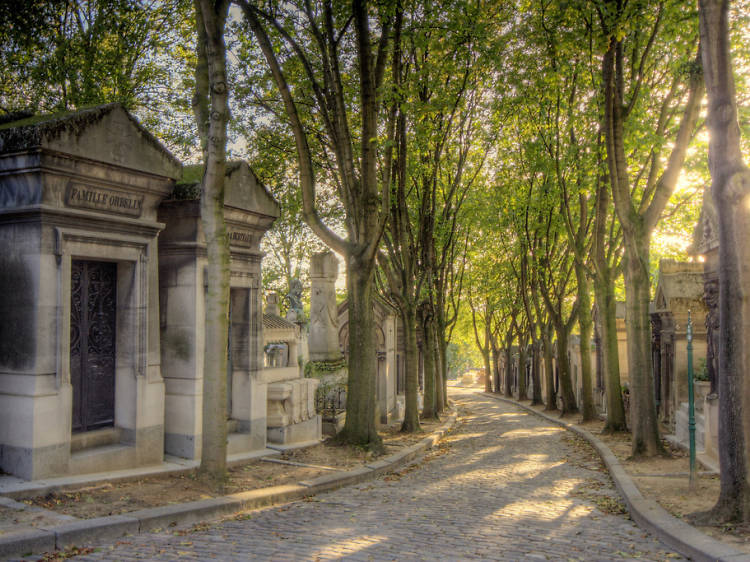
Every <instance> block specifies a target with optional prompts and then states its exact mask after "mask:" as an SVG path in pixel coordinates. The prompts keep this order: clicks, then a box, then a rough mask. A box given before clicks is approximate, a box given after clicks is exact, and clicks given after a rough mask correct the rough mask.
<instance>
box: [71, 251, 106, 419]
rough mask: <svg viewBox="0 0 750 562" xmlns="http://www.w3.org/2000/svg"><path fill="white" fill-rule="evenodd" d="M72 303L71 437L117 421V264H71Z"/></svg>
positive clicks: (90, 262) (81, 261) (93, 262)
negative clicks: (72, 433)
mask: <svg viewBox="0 0 750 562" xmlns="http://www.w3.org/2000/svg"><path fill="white" fill-rule="evenodd" d="M71 270H72V276H71V297H70V301H71V302H70V304H71V306H70V378H71V383H72V385H73V431H74V432H81V431H91V430H93V429H99V428H102V427H108V426H112V425H114V421H115V320H116V303H117V298H116V297H117V293H116V287H117V264H114V263H108V262H95V261H83V260H73V262H72V267H71Z"/></svg>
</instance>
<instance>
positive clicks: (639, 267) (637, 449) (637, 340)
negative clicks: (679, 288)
mask: <svg viewBox="0 0 750 562" xmlns="http://www.w3.org/2000/svg"><path fill="white" fill-rule="evenodd" d="M638 238H639V239H638V240H637V246H634V245H633V244H626V247H625V256H624V257H623V260H624V265H625V271H624V274H625V306H626V313H625V314H626V322H625V326H626V328H627V335H628V373H629V376H630V397H631V398H630V427H631V430H632V434H633V442H632V445H633V448H632V453H633V456H634V457H639V456H654V455H657V454H664V447H663V446H662V444H661V440H660V439H659V426H658V423H657V418H656V399H655V390H654V376H653V368H652V360H651V322H650V320H649V313H648V305H649V301H650V298H649V297H650V294H649V293H650V291H649V289H650V286H651V285H650V283H651V281H650V279H649V269H648V266H649V244H650V240H649V237H648V236H647V235H641V236H639V237H638Z"/></svg>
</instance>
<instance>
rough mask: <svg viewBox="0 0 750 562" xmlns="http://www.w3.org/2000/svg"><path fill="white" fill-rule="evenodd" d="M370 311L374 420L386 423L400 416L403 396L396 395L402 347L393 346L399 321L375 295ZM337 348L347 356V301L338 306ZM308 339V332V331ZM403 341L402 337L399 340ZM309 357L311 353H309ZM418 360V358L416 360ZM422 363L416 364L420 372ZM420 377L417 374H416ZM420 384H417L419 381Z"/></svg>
mask: <svg viewBox="0 0 750 562" xmlns="http://www.w3.org/2000/svg"><path fill="white" fill-rule="evenodd" d="M373 310H374V313H375V341H376V349H377V361H378V363H377V379H376V382H375V386H376V388H375V392H376V397H377V401H376V404H377V409H378V417H377V419H378V421H379V422H380V423H382V424H389V423H391V422H393V421H396V420H399V419H403V415H404V404H405V402H404V397H403V396H399V395H398V390H399V388H398V378H399V376H398V375H399V374H400V373H397V369H399V367H401V368H403V367H402V365H403V361H402V360H401V358H402V357H403V355H404V353H403V348H398V347H397V343H398V341H397V338H398V331H399V324H400V323H401V322H400V320H399V317H398V314H397V311H396V309H395V308H394V307H392V306H391V305H390V304H388V303H387V302H386V301H384V300H383V299H381V298H379V297H375V298H374V299H373ZM338 324H339V326H340V328H339V334H338V339H339V348H340V349H342V350H344V355H345V357H347V359H348V351H349V301H348V300H346V301H344V302H343V303H341V304H340V305H339V306H338ZM310 337H311V339H312V334H311V336H310ZM401 343H403V340H402V342H401ZM310 355H311V356H312V353H311V354H310ZM420 363H421V361H420ZM421 372H422V365H421V364H420V373H421ZM420 380H421V377H420ZM420 387H421V384H420ZM419 403H420V406H419V407H420V409H421V407H422V406H421V403H422V395H421V392H420V396H419Z"/></svg>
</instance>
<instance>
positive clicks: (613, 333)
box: [594, 270, 627, 432]
mask: <svg viewBox="0 0 750 562" xmlns="http://www.w3.org/2000/svg"><path fill="white" fill-rule="evenodd" d="M608 271H609V270H608ZM594 298H595V299H596V310H597V315H598V325H599V340H600V341H599V345H600V346H601V354H600V357H601V358H602V373H603V374H604V392H605V394H606V400H607V421H606V423H605V425H604V431H607V432H614V431H626V430H627V423H626V421H625V406H624V404H623V402H622V383H621V382H620V352H619V349H618V347H617V306H616V305H617V303H616V301H615V288H614V284H613V283H612V281H611V277H608V276H601V275H598V276H597V277H596V278H595V279H594Z"/></svg>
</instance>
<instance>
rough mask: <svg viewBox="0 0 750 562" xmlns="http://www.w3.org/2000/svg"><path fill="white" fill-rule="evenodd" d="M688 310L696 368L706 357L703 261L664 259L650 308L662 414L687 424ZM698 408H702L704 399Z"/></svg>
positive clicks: (672, 423) (669, 421)
mask: <svg viewBox="0 0 750 562" xmlns="http://www.w3.org/2000/svg"><path fill="white" fill-rule="evenodd" d="M688 311H690V313H691V316H692V320H693V366H694V368H695V371H697V370H698V368H699V366H700V365H701V363H702V361H705V357H706V324H705V319H706V306H705V304H704V303H703V264H701V263H697V262H678V261H674V260H661V261H660V262H659V282H658V284H657V287H656V296H655V298H654V306H653V309H652V311H651V326H652V354H653V357H654V362H653V368H654V382H655V385H656V396H657V400H658V413H659V417H660V419H661V420H662V421H663V422H664V423H666V424H668V425H670V426H672V427H675V424H677V425H680V426H682V425H684V427H685V428H686V427H687V406H684V407H683V406H681V405H682V404H683V403H686V402H687V399H688V384H687V382H688V381H687V338H686V333H687V318H688ZM696 404H697V399H696ZM698 408H699V409H702V403H701V404H699V405H698ZM680 418H683V419H680ZM682 422H684V423H682Z"/></svg>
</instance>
